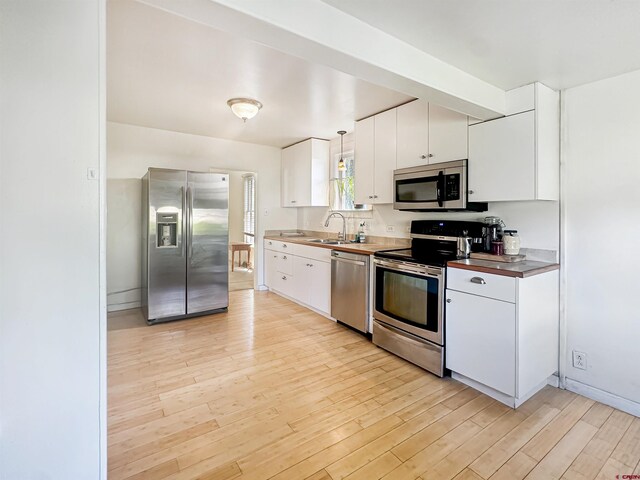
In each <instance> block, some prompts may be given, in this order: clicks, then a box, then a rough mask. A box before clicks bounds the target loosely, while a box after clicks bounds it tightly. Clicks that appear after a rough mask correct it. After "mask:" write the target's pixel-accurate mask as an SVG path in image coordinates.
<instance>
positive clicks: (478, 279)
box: [469, 277, 487, 285]
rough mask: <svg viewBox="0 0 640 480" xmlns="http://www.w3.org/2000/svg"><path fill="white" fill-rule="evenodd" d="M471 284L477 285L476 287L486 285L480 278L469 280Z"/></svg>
mask: <svg viewBox="0 0 640 480" xmlns="http://www.w3.org/2000/svg"><path fill="white" fill-rule="evenodd" d="M469 281H470V282H471V283H477V284H478V285H486V284H487V282H485V281H484V278H482V277H473V278H472V279H471V280H469Z"/></svg>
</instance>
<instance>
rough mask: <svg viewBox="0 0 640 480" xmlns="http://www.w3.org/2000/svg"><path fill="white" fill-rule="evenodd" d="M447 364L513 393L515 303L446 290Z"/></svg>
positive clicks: (487, 383) (479, 380) (514, 384)
mask: <svg viewBox="0 0 640 480" xmlns="http://www.w3.org/2000/svg"><path fill="white" fill-rule="evenodd" d="M449 300H451V303H449V304H448V305H447V320H448V321H447V342H446V345H447V349H446V352H447V368H449V369H451V370H453V371H455V372H457V373H460V374H462V375H464V376H466V377H469V378H472V379H474V380H476V381H478V382H480V383H483V384H484V385H487V386H489V387H491V388H494V389H496V390H498V391H500V392H502V393H506V394H507V395H510V396H515V393H516V369H515V366H516V365H515V358H516V351H515V341H516V306H515V304H514V303H508V302H503V301H501V300H494V299H492V298H484V297H478V296H476V295H471V294H469V293H462V292H456V291H455V290H447V301H449Z"/></svg>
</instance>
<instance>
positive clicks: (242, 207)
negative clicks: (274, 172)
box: [229, 171, 256, 291]
mask: <svg viewBox="0 0 640 480" xmlns="http://www.w3.org/2000/svg"><path fill="white" fill-rule="evenodd" d="M229 180H230V183H229V291H235V290H247V289H252V288H253V286H254V275H255V273H254V272H255V269H254V265H255V234H256V174H255V173H254V172H237V171H231V172H229Z"/></svg>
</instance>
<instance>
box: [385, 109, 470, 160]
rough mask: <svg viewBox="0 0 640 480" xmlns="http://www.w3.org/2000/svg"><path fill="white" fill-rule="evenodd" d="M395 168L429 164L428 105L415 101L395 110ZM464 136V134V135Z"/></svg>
mask: <svg viewBox="0 0 640 480" xmlns="http://www.w3.org/2000/svg"><path fill="white" fill-rule="evenodd" d="M397 116H398V124H397V139H398V150H397V152H398V158H397V162H396V163H397V168H408V167H417V166H419V165H426V164H427V163H428V162H429V104H428V103H427V102H426V101H424V100H415V101H413V102H410V103H405V104H404V105H401V106H399V107H398V108H397ZM465 135H466V134H465Z"/></svg>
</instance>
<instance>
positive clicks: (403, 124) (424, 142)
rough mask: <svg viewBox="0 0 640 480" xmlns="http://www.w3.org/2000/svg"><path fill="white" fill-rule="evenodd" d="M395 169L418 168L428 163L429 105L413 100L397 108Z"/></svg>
mask: <svg viewBox="0 0 640 480" xmlns="http://www.w3.org/2000/svg"><path fill="white" fill-rule="evenodd" d="M397 116H398V118H397V122H398V126H397V145H398V146H397V159H396V168H407V167H418V166H420V165H426V164H427V163H428V155H429V104H428V103H427V102H426V101H424V100H415V101H413V102H411V103H407V104H405V105H401V106H400V107H398V108H397Z"/></svg>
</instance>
